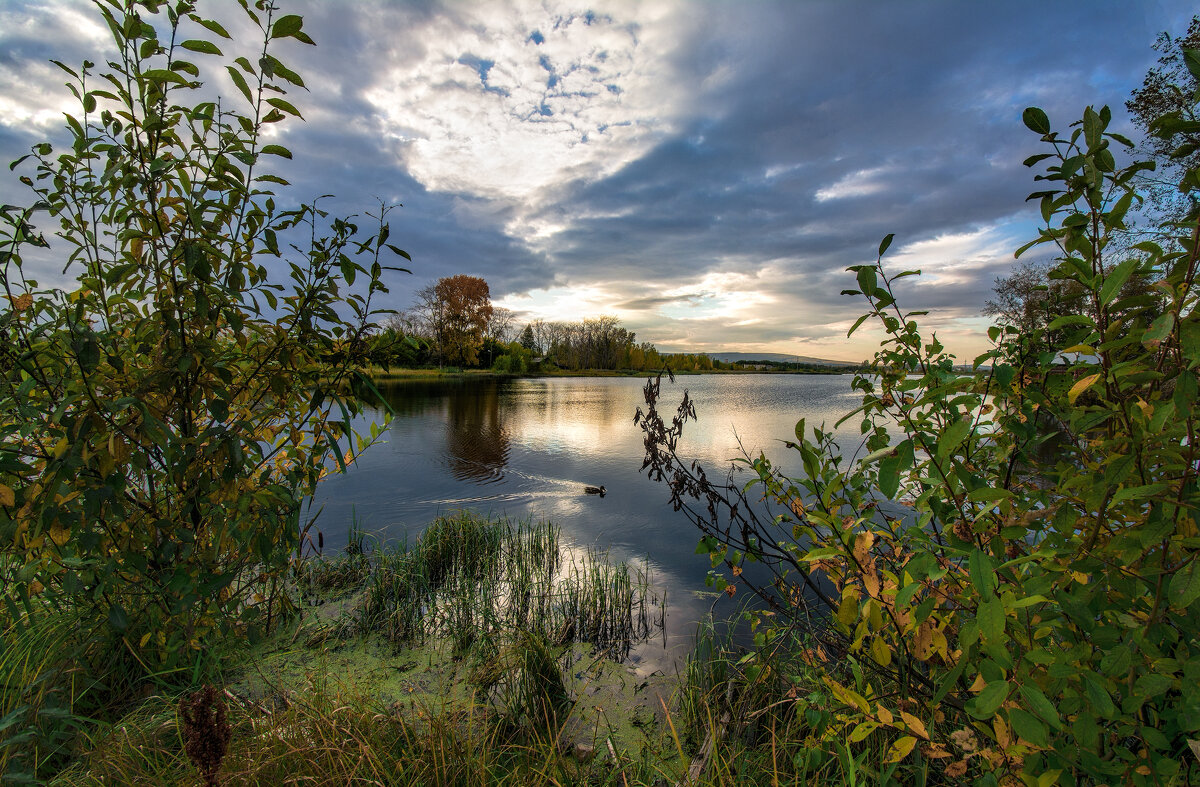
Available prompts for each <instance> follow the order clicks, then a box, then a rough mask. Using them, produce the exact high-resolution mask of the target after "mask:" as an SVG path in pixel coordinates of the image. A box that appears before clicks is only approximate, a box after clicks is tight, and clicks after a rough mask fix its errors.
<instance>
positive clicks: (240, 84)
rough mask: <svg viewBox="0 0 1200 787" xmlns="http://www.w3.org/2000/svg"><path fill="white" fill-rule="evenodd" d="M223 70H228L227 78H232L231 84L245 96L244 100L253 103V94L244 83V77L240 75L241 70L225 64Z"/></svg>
mask: <svg viewBox="0 0 1200 787" xmlns="http://www.w3.org/2000/svg"><path fill="white" fill-rule="evenodd" d="M225 70H226V71H228V72H229V78H230V79H232V80H233V84H234V85H235V86H236V87H237V89H238V90H239V91H241V93H242V95H243V96H245V97H246V100H247V101H249V102H250V103H254V95H253V94H252V93H251V92H250V86H249V85H247V84H246V78H245V77H244V76H242V72H241V71H238V70H237V69H236V68H234V67H233V66H225Z"/></svg>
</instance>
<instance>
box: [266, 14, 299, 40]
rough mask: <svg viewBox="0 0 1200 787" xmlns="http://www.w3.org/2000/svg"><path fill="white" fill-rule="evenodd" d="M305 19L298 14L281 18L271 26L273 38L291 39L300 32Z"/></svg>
mask: <svg viewBox="0 0 1200 787" xmlns="http://www.w3.org/2000/svg"><path fill="white" fill-rule="evenodd" d="M303 25H304V18H303V17H300V16H297V15H296V14H288V15H287V16H281V17H279V18H278V19H276V20H275V24H273V25H271V38H289V37H291V36H294V35H296V34H297V33H299V32H300V28H301V27H302V26H303Z"/></svg>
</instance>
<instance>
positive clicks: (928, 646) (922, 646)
mask: <svg viewBox="0 0 1200 787" xmlns="http://www.w3.org/2000/svg"><path fill="white" fill-rule="evenodd" d="M912 654H913V658H915V659H917V660H918V661H926V660H928V659H929V657H930V656H932V655H933V623H932V622H931V621H930V620H929V619H928V618H926V619H925V621H924V622H923V623H921V627H920V628H918V629H917V636H916V638H915V639H914V640H913V646H912Z"/></svg>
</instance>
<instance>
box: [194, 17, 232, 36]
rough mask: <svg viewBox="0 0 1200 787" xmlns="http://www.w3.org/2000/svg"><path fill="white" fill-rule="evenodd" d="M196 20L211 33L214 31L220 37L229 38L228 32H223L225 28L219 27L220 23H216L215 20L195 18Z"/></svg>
mask: <svg viewBox="0 0 1200 787" xmlns="http://www.w3.org/2000/svg"><path fill="white" fill-rule="evenodd" d="M196 22H197V24H199V25H200V26H201V27H203V28H205V29H206V30H209V31H211V32H213V33H216V34H217V35H219V36H220V37H221V38H231V36H230V35H229V33H227V32H225V28H223V27H221V25H220V24H218V23H217V22H214V21H213V20H211V19H196Z"/></svg>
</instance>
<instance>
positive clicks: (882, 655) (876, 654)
mask: <svg viewBox="0 0 1200 787" xmlns="http://www.w3.org/2000/svg"><path fill="white" fill-rule="evenodd" d="M871 658H873V659H875V662H876V663H877V664H879V666H881V667H886V666H887V665H889V664H891V663H892V650H891V648H889V647H888V646H887V643H886V642H884V641H883V638H882V637H875V638H874V639H872V640H871Z"/></svg>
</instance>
